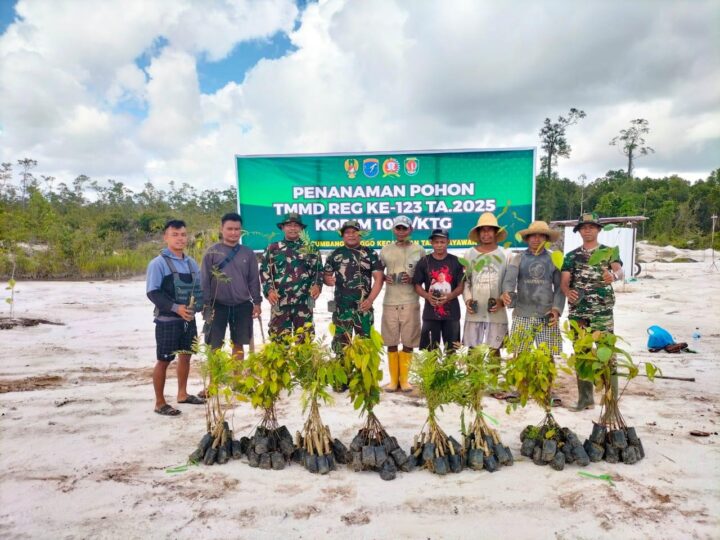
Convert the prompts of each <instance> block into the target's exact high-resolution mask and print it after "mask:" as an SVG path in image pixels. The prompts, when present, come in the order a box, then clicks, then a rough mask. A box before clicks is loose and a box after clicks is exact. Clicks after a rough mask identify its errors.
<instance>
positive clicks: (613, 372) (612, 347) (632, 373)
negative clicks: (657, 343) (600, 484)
mask: <svg viewBox="0 0 720 540" xmlns="http://www.w3.org/2000/svg"><path fill="white" fill-rule="evenodd" d="M564 334H565V336H566V337H567V338H568V339H570V341H572V344H573V352H572V354H569V355H567V354H564V355H563V356H564V357H565V359H566V361H567V364H568V366H569V367H570V368H571V369H573V370H574V371H575V372H576V373H577V376H578V377H579V378H580V379H582V380H585V381H590V382H592V383H593V385H594V386H595V388H596V389H597V390H599V391H600V392H601V396H602V398H601V407H600V419H599V420H598V422H597V423H594V424H593V429H592V433H591V435H590V437H588V439H587V440H586V441H585V443H584V447H585V450H586V452H587V454H588V456H589V457H590V460H591V461H600V460H601V459H604V460H605V461H607V462H609V463H617V462H618V461H622V462H623V463H627V464H633V463H637V462H638V461H640V460H641V459H643V458H644V457H645V449H644V448H643V445H642V441H641V440H640V438H639V437H638V436H637V432H636V431H635V428H634V427H628V426H627V424H626V423H625V419H624V418H623V416H622V414H621V413H620V408H619V406H618V402H619V401H620V398H621V397H622V394H623V393H624V392H625V388H627V385H628V383H629V382H630V381H631V380H632V379H634V378H635V377H637V376H638V374H639V372H640V367H639V366H638V365H637V364H635V363H634V362H633V360H632V357H631V356H630V354H629V353H628V352H627V351H625V350H623V349H621V348H620V347H618V342H620V341H622V339H621V338H620V337H618V336H616V335H615V334H613V333H611V332H602V331H600V330H592V329H590V328H585V327H582V326H581V325H579V324H578V323H577V322H576V321H568V322H567V323H566V324H565V328H564ZM644 365H645V375H646V376H647V378H648V380H650V381H653V380H654V379H655V376H656V375H659V374H661V373H662V372H661V371H660V370H659V369H658V367H657V366H655V364H652V363H650V362H645V363H644ZM618 377H624V378H626V379H627V382H626V383H625V386H624V387H623V389H622V392H619V391H618V383H617V381H618Z"/></svg>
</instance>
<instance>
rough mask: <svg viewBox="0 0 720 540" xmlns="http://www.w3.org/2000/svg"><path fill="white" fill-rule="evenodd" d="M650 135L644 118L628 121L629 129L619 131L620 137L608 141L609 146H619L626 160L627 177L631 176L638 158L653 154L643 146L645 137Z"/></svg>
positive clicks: (647, 147) (648, 148)
mask: <svg viewBox="0 0 720 540" xmlns="http://www.w3.org/2000/svg"><path fill="white" fill-rule="evenodd" d="M648 133H650V126H649V123H648V121H647V120H645V119H644V118H636V119H635V120H630V127H629V128H627V129H621V130H620V135H618V136H616V137H613V138H612V139H610V146H619V147H620V150H621V151H622V153H623V154H625V155H626V156H627V158H628V165H627V175H628V176H632V173H633V168H634V166H635V160H636V159H637V158H638V157H640V156H646V155H648V154H652V153H655V150H654V149H652V148H650V147H649V146H645V137H643V135H647V134H648Z"/></svg>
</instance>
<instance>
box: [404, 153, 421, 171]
mask: <svg viewBox="0 0 720 540" xmlns="http://www.w3.org/2000/svg"><path fill="white" fill-rule="evenodd" d="M419 168H420V162H419V161H418V158H416V157H409V158H405V174H407V175H408V176H415V175H416V174H417V173H418V169H419Z"/></svg>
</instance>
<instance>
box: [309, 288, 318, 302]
mask: <svg viewBox="0 0 720 540" xmlns="http://www.w3.org/2000/svg"><path fill="white" fill-rule="evenodd" d="M310 296H312V299H313V300H317V299H318V296H320V287H318V286H317V285H313V286H312V287H310Z"/></svg>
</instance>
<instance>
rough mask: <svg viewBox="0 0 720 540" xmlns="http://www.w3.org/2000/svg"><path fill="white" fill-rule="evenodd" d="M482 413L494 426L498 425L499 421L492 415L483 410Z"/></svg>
mask: <svg viewBox="0 0 720 540" xmlns="http://www.w3.org/2000/svg"><path fill="white" fill-rule="evenodd" d="M482 415H483V416H484V417H485V418H487V419H488V420H490V421H491V422H492V423H493V424H495V425H496V426H499V425H500V422H498V421H497V420H496V419H495V418H493V417H492V416H490V415H489V414H488V413H486V412H485V411H483V412H482Z"/></svg>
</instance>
